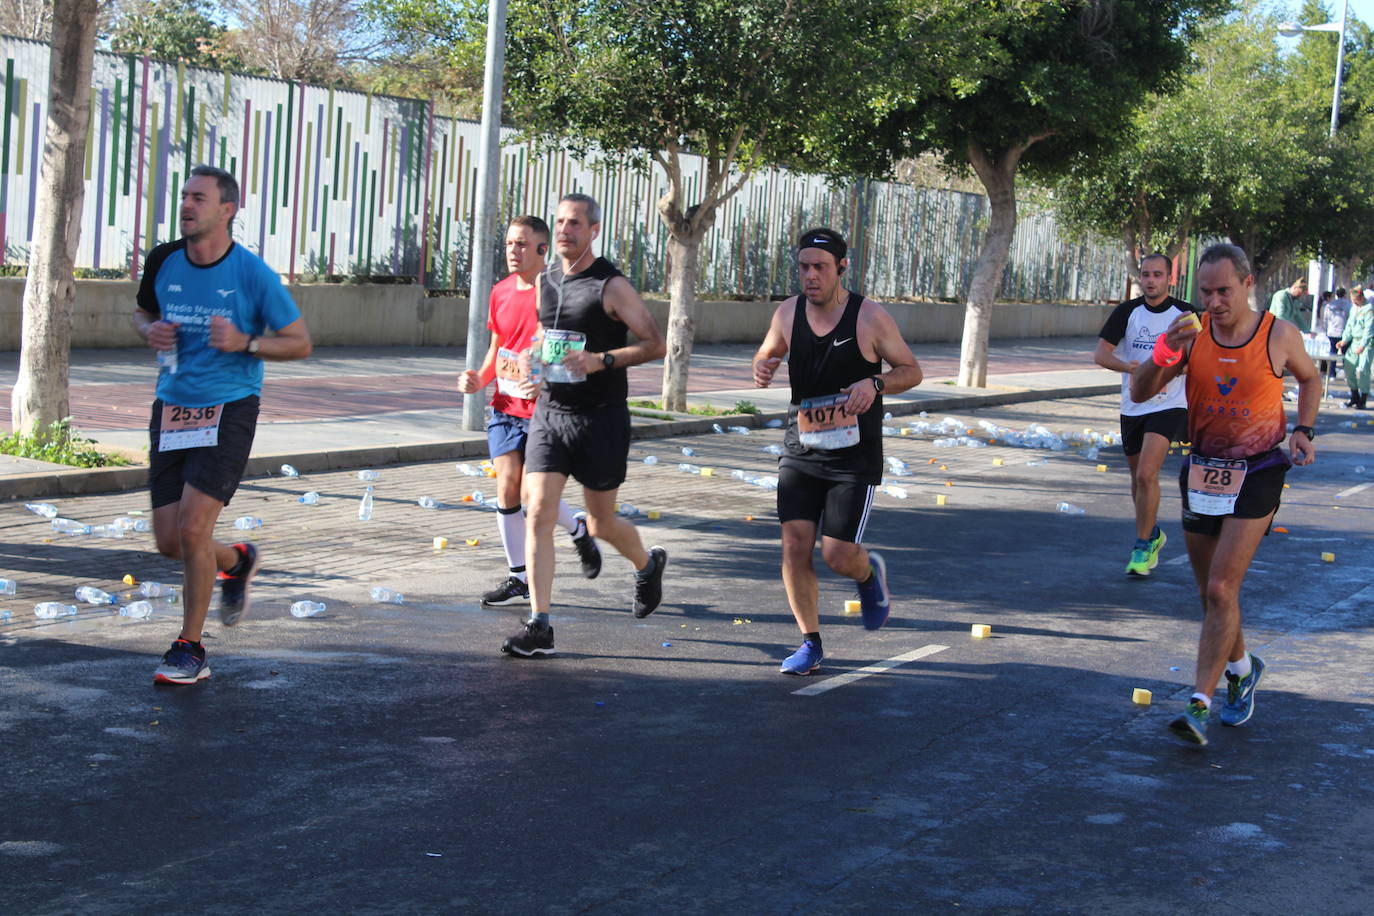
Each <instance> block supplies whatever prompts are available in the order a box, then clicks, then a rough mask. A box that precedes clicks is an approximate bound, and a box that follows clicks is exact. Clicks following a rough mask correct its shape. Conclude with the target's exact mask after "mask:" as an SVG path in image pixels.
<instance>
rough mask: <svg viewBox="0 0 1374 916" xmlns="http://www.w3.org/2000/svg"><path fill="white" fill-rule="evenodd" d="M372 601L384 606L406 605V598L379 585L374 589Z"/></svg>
mask: <svg viewBox="0 0 1374 916" xmlns="http://www.w3.org/2000/svg"><path fill="white" fill-rule="evenodd" d="M372 600H373V601H380V602H382V603H383V604H405V603H406V596H405V595H403V594H401V593H400V592H393V591H392V590H391V589H389V588H384V587H382V586H380V585H378V586H376V587H374V588H373V589H372Z"/></svg>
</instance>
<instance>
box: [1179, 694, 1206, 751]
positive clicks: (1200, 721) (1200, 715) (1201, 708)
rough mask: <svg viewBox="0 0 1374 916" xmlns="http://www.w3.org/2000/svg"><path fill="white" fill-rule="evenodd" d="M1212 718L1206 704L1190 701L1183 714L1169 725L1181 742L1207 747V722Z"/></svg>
mask: <svg viewBox="0 0 1374 916" xmlns="http://www.w3.org/2000/svg"><path fill="white" fill-rule="evenodd" d="M1210 718H1211V713H1210V712H1209V711H1208V709H1207V706H1206V704H1204V703H1203V702H1202V701H1201V700H1189V701H1188V705H1187V706H1185V707H1184V708H1183V712H1182V713H1181V714H1180V715H1179V716H1178V717H1177V718H1175V719H1174V720H1173V721H1171V722H1170V723H1169V731H1170V732H1172V733H1173V735H1174V737H1175V738H1178V739H1179V740H1180V741H1183V742H1186V743H1187V744H1196V745H1198V746H1199V747H1206V746H1207V720H1208V719H1210Z"/></svg>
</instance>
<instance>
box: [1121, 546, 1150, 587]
mask: <svg viewBox="0 0 1374 916" xmlns="http://www.w3.org/2000/svg"><path fill="white" fill-rule="evenodd" d="M1152 569H1154V564H1152V563H1151V562H1150V551H1149V549H1148V548H1145V547H1136V548H1133V549H1132V550H1131V562H1129V563H1127V564H1126V577H1127V578H1129V579H1146V578H1149V575H1150V570H1152Z"/></svg>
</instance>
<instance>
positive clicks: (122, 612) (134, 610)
mask: <svg viewBox="0 0 1374 916" xmlns="http://www.w3.org/2000/svg"><path fill="white" fill-rule="evenodd" d="M119 616H120V617H132V618H134V619H135V620H147V619H148V618H149V617H151V616H153V603H152V602H151V601H135V602H133V603H131V604H126V605H124V606H123V607H122V608H120V609H119Z"/></svg>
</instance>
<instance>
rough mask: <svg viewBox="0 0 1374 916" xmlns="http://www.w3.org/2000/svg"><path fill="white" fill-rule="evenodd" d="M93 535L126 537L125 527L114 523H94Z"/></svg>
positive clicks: (92, 527) (99, 536)
mask: <svg viewBox="0 0 1374 916" xmlns="http://www.w3.org/2000/svg"><path fill="white" fill-rule="evenodd" d="M91 537H97V538H122V537H124V529H123V528H119V527H116V526H114V525H92V526H91Z"/></svg>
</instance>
